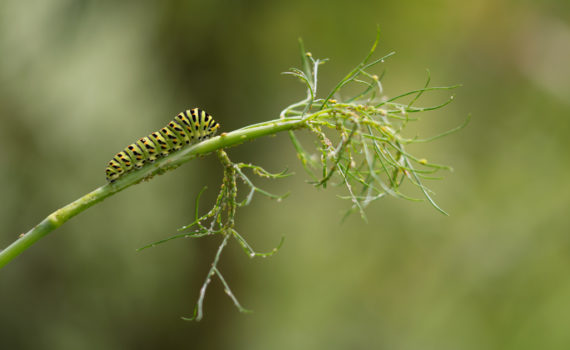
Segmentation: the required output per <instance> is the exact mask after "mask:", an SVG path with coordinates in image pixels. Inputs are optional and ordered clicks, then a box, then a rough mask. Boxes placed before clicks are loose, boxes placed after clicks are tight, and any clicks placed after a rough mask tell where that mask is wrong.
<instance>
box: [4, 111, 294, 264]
mask: <svg viewBox="0 0 570 350" xmlns="http://www.w3.org/2000/svg"><path fill="white" fill-rule="evenodd" d="M304 123H305V121H304V120H302V119H301V118H298V117H297V118H284V119H277V120H272V121H268V122H264V123H260V124H255V125H251V126H248V127H245V128H242V129H238V130H235V131H232V132H229V133H227V134H226V133H222V135H220V136H216V137H213V138H211V139H209V140H206V141H203V142H200V143H198V144H196V145H193V146H191V147H188V148H185V149H183V150H181V151H179V152H175V153H172V154H170V155H168V156H167V157H165V158H161V159H159V160H157V161H155V162H154V163H151V164H148V165H146V166H145V167H143V168H142V169H140V170H138V171H134V172H132V173H129V174H126V175H124V176H122V177H121V178H120V179H118V180H117V181H116V182H115V183H113V184H106V185H103V186H101V187H99V188H97V189H96V190H94V191H92V192H90V193H88V194H86V195H84V196H83V197H81V198H79V199H77V200H75V201H74V202H72V203H70V204H68V205H66V206H64V207H62V208H60V209H58V210H56V211H54V212H53V213H51V214H50V215H48V216H47V217H46V218H45V219H44V220H43V221H42V222H40V223H39V224H38V225H36V226H35V227H34V228H32V229H31V230H30V231H28V232H27V233H25V234H22V235H20V237H19V238H18V239H17V240H16V241H14V243H12V244H11V245H10V246H8V247H7V248H6V249H4V250H2V251H0V268H2V267H3V266H4V265H6V264H7V263H8V262H10V261H12V259H14V258H15V257H16V256H18V255H20V254H21V253H22V252H23V251H24V250H26V249H28V248H29V247H30V246H32V245H33V244H34V243H35V242H37V241H38V240H40V239H41V238H42V237H44V236H46V235H47V234H48V233H50V232H52V231H53V230H55V229H56V228H58V227H59V226H61V225H63V224H64V223H65V222H66V221H67V220H69V219H71V218H72V217H74V216H75V215H77V214H79V213H81V212H82V211H84V210H86V209H87V208H89V207H90V206H92V205H94V204H96V203H98V202H100V201H102V200H103V199H105V198H107V197H109V196H111V195H113V194H115V193H117V192H120V191H122V190H124V189H125V188H127V187H129V186H132V185H134V184H136V183H138V182H140V181H142V180H143V179H146V178H149V177H151V176H153V175H155V174H157V173H162V172H164V171H166V170H168V169H172V168H176V167H178V166H180V165H181V164H183V163H186V162H188V161H189V160H191V159H193V158H196V157H198V156H202V155H205V154H208V153H210V152H213V151H215V150H218V149H223V148H229V147H233V146H236V145H239V144H241V143H243V142H245V141H248V140H254V139H256V138H258V137H262V136H266V135H272V134H275V133H278V132H281V131H285V130H292V129H295V128H299V127H302V126H304Z"/></svg>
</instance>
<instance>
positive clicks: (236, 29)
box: [0, 0, 570, 350]
mask: <svg viewBox="0 0 570 350" xmlns="http://www.w3.org/2000/svg"><path fill="white" fill-rule="evenodd" d="M377 24H378V25H380V28H381V31H382V35H381V44H380V46H379V49H378V53H379V54H384V53H387V52H389V51H392V50H394V51H396V52H397V54H396V56H394V57H392V58H390V59H389V60H387V61H386V62H385V64H384V65H383V66H381V67H378V70H377V72H378V73H381V71H382V70H383V69H386V75H385V78H384V80H383V83H384V88H385V92H386V94H387V95H388V96H395V95H397V94H400V93H402V92H405V91H408V90H412V89H416V88H419V87H421V86H422V84H423V83H424V80H425V77H426V69H430V71H431V75H432V81H433V83H434V85H450V84H456V83H461V84H463V87H462V88H460V89H459V90H457V97H456V100H455V102H454V103H453V104H451V105H450V106H448V107H446V108H445V109H443V110H440V111H437V112H433V113H430V114H425V115H422V116H421V117H422V121H421V122H420V123H419V124H417V125H416V126H414V128H415V129H414V130H415V131H419V132H420V133H421V135H422V136H429V135H433V134H436V133H439V132H441V131H444V130H447V129H449V128H452V127H454V126H456V125H459V124H460V123H461V122H462V121H463V119H464V118H465V117H466V116H467V115H468V114H469V113H471V114H472V115H473V118H472V122H471V124H470V125H469V126H468V127H467V128H466V129H464V130H463V131H461V132H460V133H458V134H454V135H451V136H449V137H446V138H444V139H441V140H439V141H437V142H434V143H432V144H427V145H418V146H416V147H414V148H413V151H414V152H415V153H416V154H418V155H419V156H423V157H427V158H428V159H430V160H433V161H434V162H438V163H445V164H450V165H452V166H453V167H454V172H451V173H446V174H445V179H444V180H443V181H438V182H435V183H432V184H431V188H432V189H433V190H434V191H435V192H436V193H437V195H436V200H437V201H438V203H439V204H440V205H441V206H442V207H443V208H445V209H446V210H447V211H449V212H450V214H451V215H450V216H449V217H445V216H443V215H441V214H439V213H438V212H437V211H435V210H434V209H433V208H431V207H430V206H429V205H428V204H426V203H414V202H408V201H404V200H399V199H394V198H387V199H384V200H381V201H379V202H377V203H375V204H373V205H372V206H370V207H369V209H368V216H369V222H368V223H364V222H363V221H362V220H360V218H359V217H358V216H357V215H354V216H352V217H350V218H349V219H348V220H347V221H346V222H344V223H343V224H341V223H340V217H341V216H342V214H343V211H344V210H345V209H346V208H347V206H348V203H347V202H346V201H343V200H341V199H338V198H337V197H336V195H337V194H338V193H336V192H334V191H321V190H317V189H315V188H313V187H312V186H311V185H309V184H307V183H306V180H307V179H308V177H307V176H306V174H304V173H303V170H302V168H301V167H300V164H299V162H298V160H297V159H296V156H295V153H294V150H293V148H292V146H291V145H290V142H289V140H288V138H287V137H286V135H278V136H277V137H271V138H266V139H260V140H257V141H255V142H253V143H249V144H246V145H242V146H240V147H238V148H235V149H231V150H230V156H231V157H232V158H233V160H234V161H254V162H255V163H257V164H260V165H262V166H264V167H266V168H267V169H268V170H271V171H279V170H282V169H283V168H289V169H290V170H291V171H292V172H295V173H296V176H293V177H289V178H286V179H283V180H279V181H273V182H261V184H263V186H265V188H266V189H268V190H271V191H273V192H275V193H284V192H287V191H291V195H290V197H289V198H287V199H286V200H284V201H283V202H281V203H277V202H275V201H271V200H268V199H265V198H261V197H258V198H257V199H256V200H255V201H254V203H253V204H252V205H251V206H250V207H248V208H246V209H243V210H242V211H240V212H239V213H238V229H239V231H240V232H241V233H242V234H243V235H244V236H245V237H246V238H247V239H248V241H249V242H250V243H251V244H252V245H253V246H254V247H255V248H256V249H258V250H260V251H267V250H270V249H271V248H273V247H274V246H275V245H277V243H278V242H279V240H280V238H281V236H285V237H286V240H285V244H284V246H283V248H282V249H281V251H280V252H279V253H278V254H277V255H275V256H274V257H272V258H268V259H253V260H251V259H249V258H248V257H247V256H246V255H245V254H243V252H242V250H241V248H239V246H238V245H237V244H235V242H234V243H232V244H231V245H230V246H229V247H228V249H227V250H226V252H225V254H224V255H223V257H222V262H221V265H220V267H221V270H222V272H223V273H224V274H225V277H226V279H227V280H228V282H229V283H230V286H231V287H232V289H233V291H234V293H235V294H236V296H237V297H238V298H239V300H240V301H241V303H242V304H243V305H244V306H245V307H247V308H249V309H253V310H254V311H255V312H254V313H253V314H240V313H239V312H238V311H237V310H236V309H235V308H234V306H233V304H232V302H231V301H230V300H229V298H227V297H226V296H225V294H224V293H223V288H222V286H221V284H220V283H219V282H218V281H214V282H213V283H212V284H211V285H210V289H209V292H208V294H207V296H206V301H205V312H206V315H205V319H204V320H203V321H202V322H200V323H188V322H184V321H181V320H180V316H189V315H191V313H192V310H193V307H194V303H195V301H196V299H197V297H198V292H199V288H200V286H201V283H202V281H203V279H204V277H205V274H206V271H207V269H208V266H209V264H210V262H211V260H212V258H213V256H214V254H215V250H216V247H217V244H219V238H217V237H213V238H209V239H202V240H179V241H174V242H172V243H170V244H167V245H164V246H161V247H159V248H155V249H149V250H146V251H143V252H139V253H137V252H135V249H136V248H138V247H140V246H142V245H145V244H147V243H149V242H151V241H154V240H157V239H160V238H164V237H167V236H169V235H171V234H173V233H175V230H176V228H178V227H180V226H182V225H184V224H186V223H188V222H189V221H190V217H191V216H192V214H193V211H194V199H195V196H196V194H197V193H198V191H199V190H200V189H201V188H202V186H203V185H208V186H209V188H210V190H209V191H208V192H206V195H205V196H204V204H203V205H204V208H205V207H206V203H208V201H209V200H211V199H212V198H213V196H214V193H215V190H214V189H215V188H217V186H218V184H219V182H220V177H221V169H220V166H219V165H218V164H217V162H216V159H215V158H214V157H207V158H204V159H199V160H196V161H193V162H191V163H188V164H186V165H184V166H183V167H181V168H180V169H178V170H177V171H174V172H170V173H168V174H167V175H165V176H159V177H157V178H155V179H153V181H151V182H149V183H145V184H143V185H139V186H134V187H132V188H129V189H128V190H126V191H124V192H122V193H120V194H119V195H117V196H114V197H112V198H111V199H108V200H106V201H105V202H103V203H101V204H99V205H97V206H95V207H93V208H91V209H90V210H88V211H86V212H84V213H82V214H81V215H80V216H78V217H76V218H74V219H72V220H71V221H70V222H68V223H67V224H66V225H64V226H63V227H61V228H60V229H58V230H57V231H55V232H54V233H52V234H51V235H50V236H48V237H46V238H45V239H43V240H42V241H40V242H38V243H37V244H36V245H35V246H34V247H32V248H31V249H29V250H28V251H26V252H24V254H23V255H21V256H20V257H18V258H17V259H16V260H14V261H13V262H11V263H10V264H9V265H7V266H6V267H5V268H4V269H2V271H0V339H1V343H2V348H6V349H129V348H130V349H134V348H136V349H156V348H173V349H174V348H198V349H200V348H207V349H349V348H350V349H439V350H441V349H519V350H520V349H537V348H547V349H568V348H570V329H569V327H570V326H569V325H570V274H569V271H570V219H569V213H570V182H569V181H568V178H569V177H568V176H569V175H568V174H569V172H570V156H569V152H568V151H569V147H570V137H569V136H568V135H569V132H570V118H569V117H570V115H569V112H570V64H569V62H570V2H568V1H564V0H546V1H540V2H538V1H514V0H513V1H506V0H505V1H495V0H480V1H471V2H460V1H451V0H439V1H419V0H412V1H367V0H362V1H351V2H348V1H326V2H325V1H311V0H304V1H298V0H293V1H219V0H215V1H160V2H159V1H124V2H120V3H118V2H113V1H78V0H50V1H44V0H41V1H40V0H32V1H17V0H4V1H2V2H1V3H0V150H1V151H0V197H1V200H0V223H1V226H2V229H1V230H0V246H2V247H4V246H7V245H8V244H9V243H11V242H12V241H13V240H14V239H15V238H16V237H17V235H18V234H19V233H21V232H25V231H27V230H28V229H30V228H31V227H32V226H33V225H35V224H36V223H38V222H39V221H40V220H41V219H43V218H44V217H45V216H46V215H47V214H49V213H50V212H51V211H53V210H55V209H57V208H59V207H61V206H62V205H64V204H66V203H68V202H70V201H72V200H74V199H76V198H77V197H79V196H81V195H82V194H84V193H86V192H88V191H90V190H92V189H94V188H96V187H98V186H100V185H102V184H103V183H104V167H105V164H106V162H107V161H108V160H109V158H110V157H111V156H112V155H113V154H114V153H116V152H117V151H118V150H120V149H121V148H122V147H124V146H125V145H126V144H128V143H129V142H131V141H132V140H134V139H135V138H136V137H139V136H141V135H144V134H147V133H148V132H150V131H153V130H154V129H157V128H158V127H160V126H162V125H163V124H165V122H166V121H168V120H169V119H170V118H171V117H172V116H173V115H174V114H176V113H177V112H179V111H180V110H183V109H185V108H187V107H193V106H201V107H202V108H204V109H206V110H207V111H209V112H210V113H211V114H212V115H214V117H215V118H216V119H217V120H219V121H220V122H221V124H222V126H223V130H226V131H229V130H233V129H235V128H238V127H241V126H245V125H248V124H251V123H255V122H260V121H264V120H268V119H272V118H276V117H277V116H278V113H279V111H280V110H281V109H282V108H283V107H284V106H286V105H288V104H290V103H292V102H294V101H296V100H298V99H300V98H302V97H303V96H304V91H303V87H302V85H301V84H300V83H298V82H297V81H295V80H294V79H292V78H290V77H287V76H282V75H281V74H280V73H281V72H283V71H286V70H288V69H289V68H290V67H293V66H298V65H299V53H298V47H297V38H298V37H303V39H304V41H305V44H306V47H307V49H308V50H310V51H311V52H312V53H313V54H314V56H316V57H321V58H326V57H328V58H330V59H331V60H330V62H329V63H327V64H326V65H324V66H322V68H321V74H322V75H321V82H322V87H323V89H326V88H330V87H332V85H333V83H334V82H335V81H337V80H338V79H340V78H341V77H343V76H344V75H345V74H346V73H347V72H348V71H349V70H350V69H351V68H352V67H353V66H354V65H355V64H357V63H358V62H359V61H360V60H361V59H362V58H363V57H364V55H365V54H366V52H367V51H368V49H369V47H370V44H371V43H372V41H373V38H374V35H375V31H376V25H377ZM448 96H449V95H448V93H447V92H446V93H434V94H430V95H429V96H426V98H425V99H424V100H423V102H424V103H425V104H430V103H432V102H438V101H440V102H441V101H443V100H444V99H446V98H447V97H448ZM410 194H414V195H417V196H419V194H418V193H413V192H412V193H410Z"/></svg>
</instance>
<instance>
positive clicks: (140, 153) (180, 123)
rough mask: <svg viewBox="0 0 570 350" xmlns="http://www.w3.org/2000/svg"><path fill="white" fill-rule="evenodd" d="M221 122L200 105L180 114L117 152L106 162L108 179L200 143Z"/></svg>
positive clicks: (214, 131)
mask: <svg viewBox="0 0 570 350" xmlns="http://www.w3.org/2000/svg"><path fill="white" fill-rule="evenodd" d="M219 127H220V124H219V123H217V122H216V121H215V120H214V118H212V116H211V115H209V114H208V113H206V112H205V111H204V110H202V109H199V108H194V109H188V110H186V111H185V112H181V113H179V114H178V115H177V116H176V117H174V119H173V120H172V121H170V122H169V123H168V124H167V125H166V126H165V127H164V128H162V129H160V130H158V131H155V132H153V133H151V134H150V135H148V136H145V137H143V138H141V139H139V140H138V141H137V142H135V143H131V144H130V145H128V146H127V147H126V148H125V149H124V150H122V151H121V152H119V153H117V154H116V155H115V156H114V157H113V159H111V161H110V162H109V164H108V165H107V169H105V174H106V176H107V181H109V182H114V181H115V180H117V179H118V178H120V177H121V176H122V175H124V174H126V173H128V172H130V171H131V170H133V169H138V168H141V167H142V166H143V165H144V164H145V163H147V162H154V161H155V160H156V159H157V158H159V157H164V156H167V155H169V154H170V153H171V152H174V151H177V150H179V149H181V148H182V147H184V146H186V145H189V144H191V143H197V142H200V141H202V140H205V139H207V138H209V137H211V136H213V135H215V134H216V131H217V130H218V129H219Z"/></svg>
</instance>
